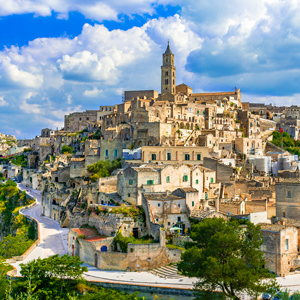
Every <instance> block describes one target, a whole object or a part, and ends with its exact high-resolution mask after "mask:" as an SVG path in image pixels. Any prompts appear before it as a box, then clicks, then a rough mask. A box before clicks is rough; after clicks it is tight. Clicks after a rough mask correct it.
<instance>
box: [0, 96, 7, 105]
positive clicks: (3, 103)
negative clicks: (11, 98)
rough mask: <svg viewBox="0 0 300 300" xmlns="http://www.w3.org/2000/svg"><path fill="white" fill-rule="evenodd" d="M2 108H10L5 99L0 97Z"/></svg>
mask: <svg viewBox="0 0 300 300" xmlns="http://www.w3.org/2000/svg"><path fill="white" fill-rule="evenodd" d="M1 106H8V102H6V101H5V100H4V97H0V107H1Z"/></svg>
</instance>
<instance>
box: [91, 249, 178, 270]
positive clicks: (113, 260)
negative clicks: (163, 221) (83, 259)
mask: <svg viewBox="0 0 300 300" xmlns="http://www.w3.org/2000/svg"><path fill="white" fill-rule="evenodd" d="M95 253H97V260H98V262H97V264H98V268H99V269H103V270H124V271H138V270H149V269H155V268H158V267H161V266H165V265H168V264H169V263H177V262H179V261H180V259H181V251H180V250H178V249H168V248H167V247H161V246H160V244H128V253H120V252H101V251H95ZM94 257H95V256H93V258H94ZM88 260H89V261H90V262H91V259H90V258H88ZM94 264H95V263H94ZM94 264H93V265H94Z"/></svg>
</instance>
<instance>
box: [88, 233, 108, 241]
mask: <svg viewBox="0 0 300 300" xmlns="http://www.w3.org/2000/svg"><path fill="white" fill-rule="evenodd" d="M104 239H106V237H103V236H100V235H97V236H94V237H91V238H88V239H85V240H86V241H87V242H97V241H101V240H104Z"/></svg>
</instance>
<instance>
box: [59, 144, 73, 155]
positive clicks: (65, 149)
mask: <svg viewBox="0 0 300 300" xmlns="http://www.w3.org/2000/svg"><path fill="white" fill-rule="evenodd" d="M60 152H61V153H62V154H66V153H73V148H72V147H69V146H67V145H63V146H62V147H61V151H60Z"/></svg>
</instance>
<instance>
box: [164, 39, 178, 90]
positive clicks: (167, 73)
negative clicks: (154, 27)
mask: <svg viewBox="0 0 300 300" xmlns="http://www.w3.org/2000/svg"><path fill="white" fill-rule="evenodd" d="M175 93H176V68H175V66H174V54H173V53H172V51H171V49H170V44H169V41H168V47H167V50H166V51H165V53H164V54H163V65H162V66H161V94H162V95H163V94H175Z"/></svg>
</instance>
